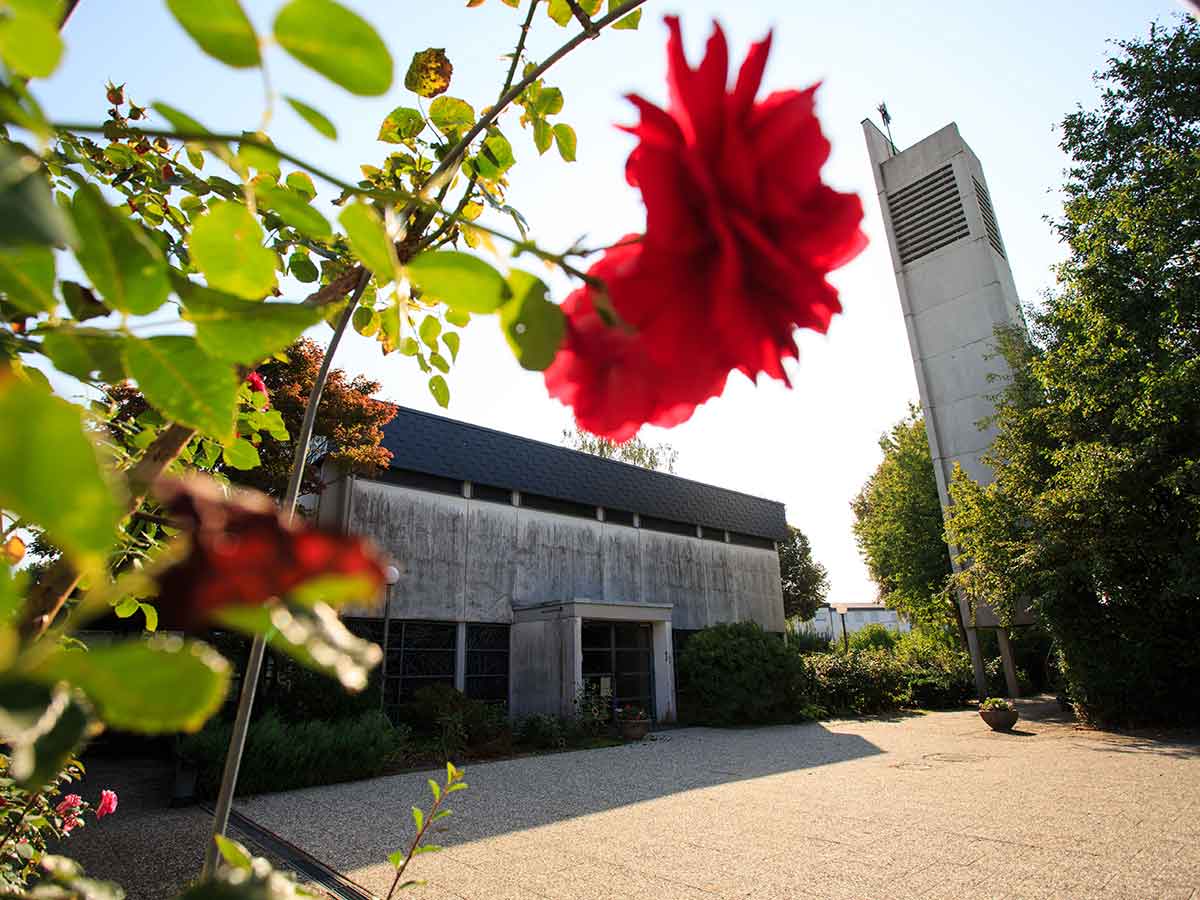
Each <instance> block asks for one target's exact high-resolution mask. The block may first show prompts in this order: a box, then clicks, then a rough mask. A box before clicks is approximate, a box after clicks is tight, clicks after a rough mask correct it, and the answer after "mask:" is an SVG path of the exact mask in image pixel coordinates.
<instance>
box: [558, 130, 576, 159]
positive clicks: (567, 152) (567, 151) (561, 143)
mask: <svg viewBox="0 0 1200 900" xmlns="http://www.w3.org/2000/svg"><path fill="white" fill-rule="evenodd" d="M554 143H555V144H557V145H558V155H559V156H561V157H562V158H563V160H564V161H565V162H575V129H574V128H572V127H571V126H570V125H568V124H566V123H565V122H559V123H558V124H557V125H555V126H554Z"/></svg>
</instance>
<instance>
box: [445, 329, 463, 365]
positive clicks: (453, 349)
mask: <svg viewBox="0 0 1200 900" xmlns="http://www.w3.org/2000/svg"><path fill="white" fill-rule="evenodd" d="M442 342H443V343H444V344H445V345H446V347H447V349H449V351H450V359H452V360H454V361H456V362H457V361H458V342H459V337H458V334H457V333H456V332H453V331H450V332H447V333H446V334H443V335H442Z"/></svg>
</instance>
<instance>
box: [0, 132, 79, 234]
mask: <svg viewBox="0 0 1200 900" xmlns="http://www.w3.org/2000/svg"><path fill="white" fill-rule="evenodd" d="M75 240H76V238H75V229H74V228H72V227H71V223H70V221H69V220H68V219H67V218H66V216H64V215H63V212H62V210H60V209H59V208H58V206H57V205H56V204H55V203H54V201H53V200H52V199H51V197H50V185H49V184H48V183H47V182H46V177H45V175H43V174H42V163H41V161H40V160H38V159H37V158H36V157H34V156H30V155H27V154H21V155H17V154H15V153H13V152H12V150H11V149H10V148H9V146H6V145H5V144H0V247H13V246H20V245H25V244H51V245H54V246H61V245H63V244H74V243H75Z"/></svg>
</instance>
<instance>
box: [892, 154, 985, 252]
mask: <svg viewBox="0 0 1200 900" xmlns="http://www.w3.org/2000/svg"><path fill="white" fill-rule="evenodd" d="M887 204H888V209H889V210H890V211H891V214H892V228H893V229H894V230H895V233H896V250H897V252H898V253H899V254H900V263H901V264H902V265H907V264H908V263H910V262H912V261H913V260H916V259H920V258H921V257H922V256H926V255H927V254H930V253H932V252H933V251H934V250H940V249H941V248H942V247H945V246H946V245H947V244H951V243H953V242H954V241H957V240H958V239H959V238H964V237H966V236H967V231H968V229H967V216H966V213H965V212H964V211H963V205H962V198H961V197H960V196H959V194H958V185H957V184H955V181H954V170H953V169H952V168H951V167H950V165H949V164H947V165H945V166H942V168H940V169H938V170H937V171H936V172H934V173H933V174H932V175H926V176H925V177H924V178H922V179H921V180H920V181H914V182H913V183H912V184H910V185H908V186H907V187H903V188H901V189H900V190H898V191H896V193H894V194H888V197H887Z"/></svg>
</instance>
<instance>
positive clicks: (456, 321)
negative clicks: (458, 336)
mask: <svg viewBox="0 0 1200 900" xmlns="http://www.w3.org/2000/svg"><path fill="white" fill-rule="evenodd" d="M446 321H447V322H449V323H450V324H451V325H457V326H458V327H459V328H465V327H466V326H467V325H468V324H469V323H470V321H471V314H470V313H469V312H467V311H466V310H465V309H448V310H446Z"/></svg>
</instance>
